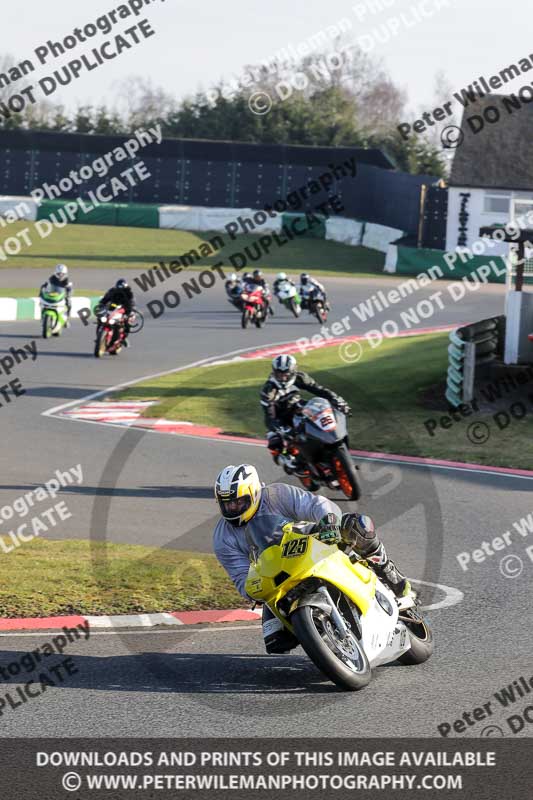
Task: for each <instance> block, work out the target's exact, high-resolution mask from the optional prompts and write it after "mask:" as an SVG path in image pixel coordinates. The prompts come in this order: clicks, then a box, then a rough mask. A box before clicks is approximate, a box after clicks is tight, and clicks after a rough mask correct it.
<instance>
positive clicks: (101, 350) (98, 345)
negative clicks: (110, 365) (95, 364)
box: [94, 328, 106, 358]
mask: <svg viewBox="0 0 533 800" xmlns="http://www.w3.org/2000/svg"><path fill="white" fill-rule="evenodd" d="M105 347H106V332H105V329H104V328H98V330H97V331H96V342H95V345H94V357H95V358H102V357H103V356H104V355H105Z"/></svg>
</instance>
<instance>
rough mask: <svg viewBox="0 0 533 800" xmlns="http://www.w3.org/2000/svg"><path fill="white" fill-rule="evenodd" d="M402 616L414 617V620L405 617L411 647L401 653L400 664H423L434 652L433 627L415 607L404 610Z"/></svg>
mask: <svg viewBox="0 0 533 800" xmlns="http://www.w3.org/2000/svg"><path fill="white" fill-rule="evenodd" d="M401 616H402V617H404V616H405V617H408V618H410V619H412V622H407V621H406V620H405V619H403V623H404V625H405V627H406V628H407V633H408V636H409V641H410V642H411V649H410V650H408V651H407V652H406V653H404V654H403V655H401V656H400V657H399V658H398V659H397V660H398V661H399V662H400V664H404V665H408V666H411V665H413V664H423V663H424V661H427V660H428V658H430V657H431V655H432V654H433V646H434V642H433V633H432V631H431V628H430V627H429V625H428V624H427V623H426V622H425V620H424V619H423V618H422V617H421V616H420V614H419V613H418V612H417V611H416V610H414V609H409V610H408V611H405V612H403V614H401Z"/></svg>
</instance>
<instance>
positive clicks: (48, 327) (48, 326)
mask: <svg viewBox="0 0 533 800" xmlns="http://www.w3.org/2000/svg"><path fill="white" fill-rule="evenodd" d="M53 328H54V320H53V319H52V315H51V314H45V315H44V317H43V339H49V338H50V337H51V335H52V330H53Z"/></svg>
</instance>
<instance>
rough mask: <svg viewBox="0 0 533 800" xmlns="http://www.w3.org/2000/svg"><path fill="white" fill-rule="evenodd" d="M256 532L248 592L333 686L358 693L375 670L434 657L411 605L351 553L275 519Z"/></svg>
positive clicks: (427, 631) (423, 624) (426, 631)
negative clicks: (264, 605) (376, 667)
mask: <svg viewBox="0 0 533 800" xmlns="http://www.w3.org/2000/svg"><path fill="white" fill-rule="evenodd" d="M261 528H262V529H260V530H256V531H255V532H254V534H253V539H252V538H250V540H249V544H250V547H251V551H252V556H251V565H250V570H249V572H248V578H247V581H246V591H247V593H248V594H249V596H250V597H252V598H254V599H255V600H257V601H258V602H262V603H266V604H267V605H268V607H269V608H270V610H271V611H272V613H273V614H275V617H276V618H275V619H273V620H270V623H273V626H272V627H273V628H275V626H278V629H281V627H282V626H283V628H286V629H287V630H288V631H290V632H291V633H292V634H293V635H294V636H295V637H296V638H297V640H298V642H299V643H300V645H301V646H302V647H303V649H304V650H305V652H306V653H307V655H308V656H309V658H310V659H311V661H313V663H314V664H315V665H316V666H317V667H318V669H319V670H320V671H321V672H322V673H323V674H324V675H326V676H327V677H328V678H329V679H330V680H331V681H333V682H334V683H335V684H337V686H340V687H341V688H342V689H349V690H352V691H354V690H357V689H362V688H363V687H364V686H366V685H367V683H368V682H369V681H370V679H371V677H372V667H375V666H378V665H380V664H388V663H390V662H393V661H400V662H401V663H402V664H421V663H422V662H423V661H426V660H427V659H428V658H429V657H430V656H431V654H432V652H433V635H432V633H431V630H430V628H429V626H428V624H427V622H425V621H424V619H423V618H422V617H421V615H420V613H419V611H418V609H417V605H416V602H415V601H414V599H413V598H411V597H409V598H397V597H396V596H395V595H394V593H393V592H392V591H391V590H390V589H389V588H388V587H387V586H385V584H383V583H382V582H381V581H380V580H379V579H378V577H377V575H376V573H375V572H373V571H372V570H371V569H369V568H368V567H367V566H366V563H365V562H364V561H361V560H360V559H359V557H358V556H357V555H356V554H355V553H354V552H353V551H350V552H349V553H345V552H344V551H343V550H341V549H339V547H337V545H336V544H334V545H332V544H329V543H324V542H321V541H320V540H319V539H318V538H317V535H314V534H313V533H312V532H311V531H312V529H313V524H312V523H299V524H298V525H296V524H295V523H292V522H288V521H287V520H283V519H281V518H279V519H272V520H271V524H270V525H268V524H265V525H264V526H261ZM248 535H249V536H250V534H248ZM267 624H268V623H267Z"/></svg>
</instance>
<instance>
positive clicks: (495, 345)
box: [446, 316, 505, 408]
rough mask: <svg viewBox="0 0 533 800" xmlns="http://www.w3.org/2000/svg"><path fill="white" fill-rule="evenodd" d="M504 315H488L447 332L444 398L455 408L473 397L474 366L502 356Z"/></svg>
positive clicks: (482, 365)
mask: <svg viewBox="0 0 533 800" xmlns="http://www.w3.org/2000/svg"><path fill="white" fill-rule="evenodd" d="M504 341H505V317H504V316H500V317H491V318H490V319H484V320H481V321H480V322H475V323H473V324H472V325H465V326H463V327H462V328H457V329H456V330H454V331H452V332H451V333H450V345H449V347H448V373H447V379H446V400H447V401H448V403H449V404H450V405H451V406H453V407H454V408H457V407H458V406H460V405H462V404H463V403H470V402H471V401H472V400H473V397H474V384H475V377H476V370H478V369H479V368H482V367H485V366H487V365H488V364H491V363H492V362H493V361H494V360H495V359H496V358H497V357H501V355H502V353H503V346H504Z"/></svg>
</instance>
